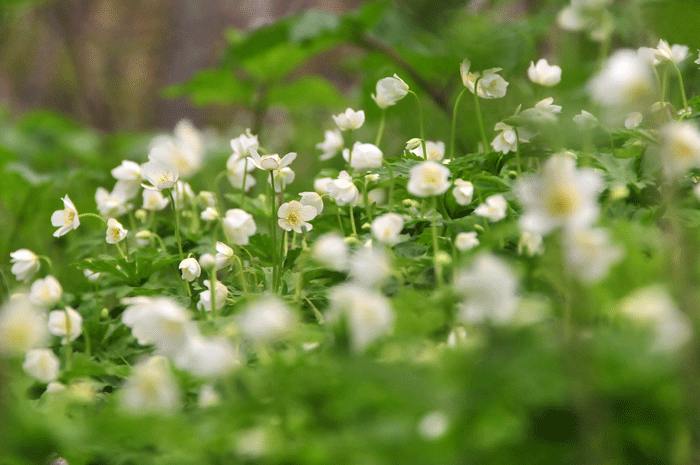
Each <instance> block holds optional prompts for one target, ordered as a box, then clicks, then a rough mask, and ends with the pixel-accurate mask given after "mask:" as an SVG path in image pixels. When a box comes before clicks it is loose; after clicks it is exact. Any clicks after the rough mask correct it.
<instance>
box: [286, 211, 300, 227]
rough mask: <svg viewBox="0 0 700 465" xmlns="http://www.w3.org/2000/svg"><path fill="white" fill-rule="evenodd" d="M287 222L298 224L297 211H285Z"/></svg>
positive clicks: (293, 224)
mask: <svg viewBox="0 0 700 465" xmlns="http://www.w3.org/2000/svg"><path fill="white" fill-rule="evenodd" d="M287 222H288V223H289V224H291V225H292V226H296V225H297V224H299V213H298V212H295V211H292V212H289V213H287Z"/></svg>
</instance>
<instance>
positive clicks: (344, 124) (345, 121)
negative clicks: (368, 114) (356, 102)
mask: <svg viewBox="0 0 700 465" xmlns="http://www.w3.org/2000/svg"><path fill="white" fill-rule="evenodd" d="M333 121H335V124H337V125H338V128H339V129H340V130H341V131H351V130H353V129H358V128H360V127H362V125H363V124H364V122H365V112H364V111H363V110H360V111H355V110H353V109H352V108H347V109H346V110H345V112H343V113H341V114H339V115H337V116H336V115H333Z"/></svg>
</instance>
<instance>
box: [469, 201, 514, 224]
mask: <svg viewBox="0 0 700 465" xmlns="http://www.w3.org/2000/svg"><path fill="white" fill-rule="evenodd" d="M507 210H508V202H506V199H505V197H503V196H502V195H501V194H494V195H490V196H488V197H487V198H486V200H485V201H484V203H482V204H481V205H479V206H478V207H476V209H474V214H475V215H477V216H481V217H484V218H488V220H489V221H490V222H491V223H495V222H497V221H501V220H502V219H503V218H505V217H506V212H507Z"/></svg>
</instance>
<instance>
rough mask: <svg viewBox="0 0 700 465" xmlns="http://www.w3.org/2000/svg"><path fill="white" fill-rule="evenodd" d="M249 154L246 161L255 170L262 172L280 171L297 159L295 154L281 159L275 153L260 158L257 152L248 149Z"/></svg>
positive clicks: (292, 153) (291, 153)
mask: <svg viewBox="0 0 700 465" xmlns="http://www.w3.org/2000/svg"><path fill="white" fill-rule="evenodd" d="M249 153H250V157H248V160H250V161H251V162H252V163H253V165H255V167H256V168H258V169H260V170H263V171H276V170H281V169H282V168H285V167H287V166H289V165H290V164H291V163H292V162H293V161H294V159H295V158H296V157H297V154H296V153H294V152H290V153H288V154H287V155H285V156H284V157H282V158H281V159H280V156H279V155H277V154H276V153H272V154H270V155H263V156H262V157H261V156H260V154H259V153H258V151H257V150H255V149H250V151H249Z"/></svg>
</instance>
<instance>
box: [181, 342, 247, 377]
mask: <svg viewBox="0 0 700 465" xmlns="http://www.w3.org/2000/svg"><path fill="white" fill-rule="evenodd" d="M174 362H175V365H176V366H177V367H178V368H181V369H183V370H187V371H189V372H190V373H192V374H193V375H195V376H201V377H205V378H211V377H217V376H222V375H225V374H226V373H229V372H230V371H231V370H233V369H234V368H235V367H237V366H239V365H240V364H241V361H240V360H239V355H238V351H237V350H236V349H235V347H234V346H233V345H231V343H230V342H229V341H227V340H226V339H224V338H204V337H202V336H199V335H193V336H191V337H189V338H188V339H187V343H186V344H185V346H184V347H183V348H182V350H181V351H180V352H179V353H178V354H177V355H176V356H175V360H174Z"/></svg>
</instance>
